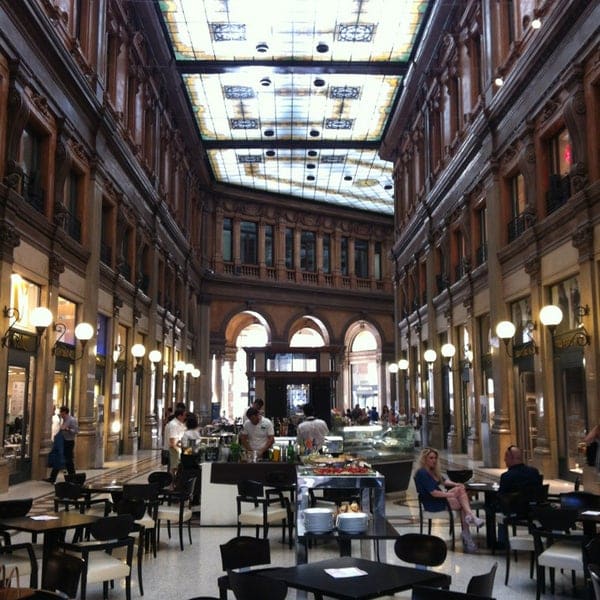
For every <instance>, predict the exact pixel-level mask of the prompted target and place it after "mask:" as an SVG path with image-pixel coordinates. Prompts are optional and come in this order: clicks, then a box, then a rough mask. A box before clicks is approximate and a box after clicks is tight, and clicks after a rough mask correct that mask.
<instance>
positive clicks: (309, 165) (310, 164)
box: [306, 163, 317, 169]
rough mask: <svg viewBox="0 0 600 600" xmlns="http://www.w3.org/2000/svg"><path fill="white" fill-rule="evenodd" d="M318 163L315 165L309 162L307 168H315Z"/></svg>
mask: <svg viewBox="0 0 600 600" xmlns="http://www.w3.org/2000/svg"><path fill="white" fill-rule="evenodd" d="M316 166H317V165H315V164H314V163H307V165H306V168H307V169H315V168H316Z"/></svg>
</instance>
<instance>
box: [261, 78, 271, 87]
mask: <svg viewBox="0 0 600 600" xmlns="http://www.w3.org/2000/svg"><path fill="white" fill-rule="evenodd" d="M260 85H262V86H263V87H269V86H270V85H271V80H270V79H269V78H268V77H263V78H262V79H261V80H260Z"/></svg>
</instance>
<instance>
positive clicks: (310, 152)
mask: <svg viewBox="0 0 600 600" xmlns="http://www.w3.org/2000/svg"><path fill="white" fill-rule="evenodd" d="M306 154H308V156H317V154H318V152H317V151H316V150H309V151H308V152H307V153H306Z"/></svg>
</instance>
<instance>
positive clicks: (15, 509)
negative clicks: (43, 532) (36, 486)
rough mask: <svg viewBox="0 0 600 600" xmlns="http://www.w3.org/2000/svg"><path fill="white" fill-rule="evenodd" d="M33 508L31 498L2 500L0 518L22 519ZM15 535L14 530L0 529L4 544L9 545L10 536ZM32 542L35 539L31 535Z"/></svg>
mask: <svg viewBox="0 0 600 600" xmlns="http://www.w3.org/2000/svg"><path fill="white" fill-rule="evenodd" d="M32 506H33V498H22V499H16V500H2V501H1V502H0V518H1V519H11V518H13V517H24V516H25V515H26V514H27V513H28V512H29V511H30V510H31V507H32ZM13 533H16V532H15V531H14V530H12V529H10V528H7V527H1V528H0V536H2V537H3V538H4V542H5V543H6V544H10V541H11V534H13ZM32 541H33V542H34V543H35V541H36V538H35V534H33V537H32Z"/></svg>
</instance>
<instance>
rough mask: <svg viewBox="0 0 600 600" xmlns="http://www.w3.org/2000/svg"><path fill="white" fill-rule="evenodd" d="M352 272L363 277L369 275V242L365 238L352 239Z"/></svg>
mask: <svg viewBox="0 0 600 600" xmlns="http://www.w3.org/2000/svg"><path fill="white" fill-rule="evenodd" d="M354 273H355V274H356V276H357V277H361V278H363V279H366V278H367V277H368V276H369V242H368V241H367V240H355V241H354Z"/></svg>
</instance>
